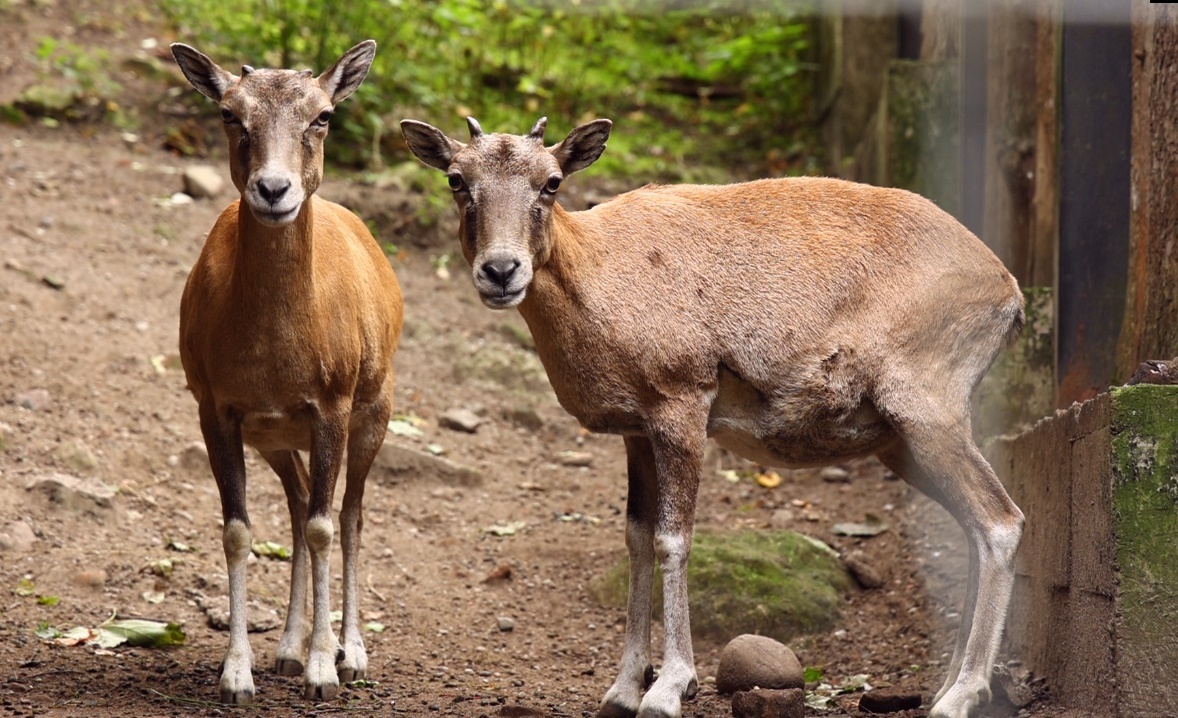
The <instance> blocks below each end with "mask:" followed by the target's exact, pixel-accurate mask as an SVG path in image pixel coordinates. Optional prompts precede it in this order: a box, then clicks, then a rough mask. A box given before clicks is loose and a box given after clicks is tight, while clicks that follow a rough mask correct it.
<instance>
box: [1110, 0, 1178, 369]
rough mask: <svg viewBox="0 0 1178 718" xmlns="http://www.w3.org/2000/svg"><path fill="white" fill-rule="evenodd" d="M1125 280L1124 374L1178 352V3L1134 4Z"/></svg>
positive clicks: (1141, 0)
mask: <svg viewBox="0 0 1178 718" xmlns="http://www.w3.org/2000/svg"><path fill="white" fill-rule="evenodd" d="M1133 21H1134V22H1133V70H1132V73H1133V75H1132V77H1133V80H1132V81H1133V126H1132V169H1131V174H1130V183H1131V187H1132V197H1133V200H1134V201H1133V203H1132V208H1131V214H1130V220H1129V223H1130V238H1131V239H1130V248H1129V286H1128V292H1127V298H1126V306H1125V316H1124V326H1123V328H1122V331H1121V338H1120V342H1119V346H1118V352H1117V375H1118V378H1121V379H1123V378H1125V377H1128V376H1130V375H1131V374H1132V373H1133V370H1134V369H1135V368H1136V366H1137V364H1138V363H1139V362H1140V361H1142V360H1144V359H1161V358H1169V357H1172V356H1176V355H1178V134H1176V131H1175V130H1176V127H1175V122H1176V121H1175V118H1176V117H1178V7H1176V6H1175V5H1173V4H1151V3H1148V2H1145V0H1134V3H1133Z"/></svg>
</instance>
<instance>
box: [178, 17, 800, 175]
mask: <svg viewBox="0 0 1178 718" xmlns="http://www.w3.org/2000/svg"><path fill="white" fill-rule="evenodd" d="M165 7H166V8H167V11H168V12H169V13H170V14H171V19H172V21H173V22H174V23H175V24H176V26H177V28H178V31H179V33H180V35H181V37H182V38H184V40H185V41H189V42H194V43H196V44H197V45H198V46H200V47H201V48H202V49H204V50H205V51H206V52H209V53H210V54H212V55H214V56H215V57H216V58H217V59H218V60H219V61H224V63H225V64H226V65H227V66H229V67H232V62H233V61H234V60H233V59H236V60H235V61H237V62H247V63H250V64H258V65H262V64H264V65H267V66H282V67H300V66H309V67H313V68H314V69H315V70H316V71H321V70H322V69H324V68H325V67H326V65H328V64H329V63H330V62H332V61H333V60H334V59H335V58H336V57H337V56H338V55H339V54H340V53H342V52H343V51H344V50H345V49H347V48H348V47H350V46H351V45H352V44H354V43H355V42H359V41H360V40H362V39H364V38H368V37H371V38H373V39H375V40H376V41H377V42H378V44H379V48H380V49H379V50H378V52H377V57H376V62H375V64H374V66H373V69H372V72H371V73H370V74H369V78H368V80H367V81H366V82H365V84H364V85H363V86H362V87H361V88H360V91H359V92H358V93H357V96H356V98H355V99H354V100H352V101H349V102H348V103H345V105H344V106H341V110H340V112H339V113H338V114H337V117H338V118H339V121H338V122H337V123H335V125H334V126H335V131H336V132H337V134H342V135H344V139H343V140H342V141H341V139H340V138H339V137H338V136H337V138H336V139H335V140H333V142H332V143H331V147H332V149H333V151H335V152H336V153H337V155H336V157H335V158H334V159H336V160H337V161H342V162H345V163H350V164H362V163H365V162H367V163H369V164H374V165H379V164H380V163H381V161H382V160H384V159H389V157H387V155H390V154H391V155H398V154H400V155H401V158H402V159H404V158H405V155H404V152H405V149H404V145H403V143H402V142H401V138H400V131H399V129H398V127H397V121H399V120H400V119H401V118H402V117H413V118H416V119H422V120H425V121H428V122H430V123H432V124H435V125H437V126H439V127H441V128H442V129H444V130H446V131H449V132H451V133H453V134H455V136H459V137H461V134H459V131H460V129H462V128H464V123H463V119H464V117H465V116H466V115H468V114H470V115H474V116H475V117H477V118H479V120H480V122H481V123H482V124H483V126H484V127H485V128H486V129H487V130H488V131H502V132H514V133H523V132H526V131H527V130H528V128H529V127H531V125H532V124H533V123H534V122H535V120H536V118H537V117H538V116H539V115H541V114H545V115H548V116H549V117H550V119H551V122H550V125H549V126H550V139H558V138H559V136H560V135H561V134H563V133H564V132H567V131H568V130H569V129H571V127H572V126H573V125H575V124H577V123H579V122H582V121H586V120H589V119H592V118H594V117H610V118H611V119H613V120H614V121H615V124H616V127H615V133H614V136H613V137H612V138H611V140H610V150H609V152H607V153H606V154H605V156H604V157H603V158H602V160H601V163H600V164H601V165H602V167H603V168H604V169H605V170H606V171H607V172H612V173H614V174H624V175H643V176H655V177H664V178H669V179H682V178H691V177H699V176H700V175H701V174H702V175H704V176H706V175H707V172H708V170H707V167H709V166H710V167H725V168H729V169H731V168H733V167H748V169H749V170H751V171H752V172H754V173H758V174H764V173H766V172H777V173H780V172H785V171H794V172H796V171H804V170H805V169H808V168H807V167H805V166H804V165H802V164H801V158H804V157H805V156H806V154H807V153H806V152H805V151H804V150H805V149H806V147H807V145H808V142H807V141H808V139H809V137H808V136H807V134H806V132H807V130H806V128H805V125H806V119H807V114H808V111H809V102H810V98H811V95H812V92H811V86H812V84H813V83H812V82H811V78H810V77H809V73H808V72H807V70H808V69H810V66H809V65H808V64H807V63H806V61H805V60H806V56H807V52H808V47H809V32H808V28H809V21H808V15H807V10H806V8H805V7H804V6H800V5H799V6H783V5H782V4H781V3H778V2H772V1H765V2H754V1H750V0H744V1H743V2H742V1H741V0H736V1H735V2H729V1H722V0H706V1H696V2H684V1H683V0H679V1H675V0H660V1H657V2H651V1H650V0H572V1H571V2H555V1H554V0H553V1H551V2H547V3H544V2H541V3H532V4H523V3H520V2H513V1H511V0H370V1H367V2H354V3H338V4H337V3H326V2H323V1H322V0H176V1H175V2H171V3H166V4H165ZM462 131H464V130H462ZM688 168H692V169H691V171H689V170H688Z"/></svg>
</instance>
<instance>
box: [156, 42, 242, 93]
mask: <svg viewBox="0 0 1178 718" xmlns="http://www.w3.org/2000/svg"><path fill="white" fill-rule="evenodd" d="M172 57H174V58H176V64H177V65H179V66H180V71H181V72H183V73H184V76H185V77H187V78H188V81H189V82H191V83H192V86H193V87H195V88H196V89H197V91H198V92H200V94H202V95H204V96H205V97H207V98H209V99H210V100H213V101H214V102H220V101H221V97H222V96H223V95H224V94H225V90H227V89H229V86H230V85H232V84H233V83H234V82H237V77H235V76H234V75H233V74H232V73H230V72H228V71H226V70H223V69H221V66H220V65H218V64H217V63H215V62H213V61H212V60H210V59H209V56H208V55H206V54H204V53H203V52H201V51H200V50H197V49H196V48H194V47H189V46H188V45H185V44H183V43H180V42H174V43H172Z"/></svg>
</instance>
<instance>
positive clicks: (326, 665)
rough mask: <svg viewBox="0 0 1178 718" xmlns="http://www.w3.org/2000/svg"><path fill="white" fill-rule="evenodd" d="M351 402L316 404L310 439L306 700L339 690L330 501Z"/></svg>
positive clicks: (327, 697) (326, 697) (326, 696)
mask: <svg viewBox="0 0 1178 718" xmlns="http://www.w3.org/2000/svg"><path fill="white" fill-rule="evenodd" d="M350 413H351V405H350V404H348V405H346V406H342V407H341V406H336V407H320V416H318V417H317V420H316V422H315V428H314V430H313V431H314V433H313V435H312V438H311V501H310V504H309V506H308V510H307V523H306V528H305V529H304V535H305V536H306V541H307V550H308V552H309V553H310V554H311V589H312V590H311V604H312V624H311V648H310V652H309V654H308V656H307V669H306V673H305V674H304V676H303V689H304V695H305V697H306V698H307V700H325V701H326V700H332V699H333V698H335V696H336V695H337V694H338V693H339V678H338V677H337V676H336V669H335V664H336V663H337V662H338V661H339V654H340V652H341V650H340V645H339V641H338V640H337V639H336V637H335V633H334V632H333V631H332V630H331V542H332V539H333V538H334V536H335V529H334V527H333V526H332V524H331V501H332V498H333V496H334V494H335V479H336V476H337V475H338V474H339V469H340V464H341V463H342V461H343V453H344V445H345V444H346V441H347V430H348V415H349V414H350Z"/></svg>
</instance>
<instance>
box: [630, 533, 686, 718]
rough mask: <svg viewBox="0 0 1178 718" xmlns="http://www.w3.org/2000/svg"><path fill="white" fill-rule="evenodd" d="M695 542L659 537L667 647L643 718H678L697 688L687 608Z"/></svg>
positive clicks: (641, 709) (642, 710)
mask: <svg viewBox="0 0 1178 718" xmlns="http://www.w3.org/2000/svg"><path fill="white" fill-rule="evenodd" d="M690 552H691V544H690V541H689V539H688V538H687V537H684V536H680V535H676V534H662V535H657V536H655V553H656V555H657V556H658V559H659V565H660V566H661V567H662V569H663V630H664V633H665V647H664V651H663V667H662V669H661V670H660V671H659V678H658V680H657V681H655V682H654V685H652V686H651V687H650V690H649V691H647V692H646V696H645V697H644V698H643V699H642V703H641V705H640V706H639V711H638V715H639V717H640V718H645V717H646V716H650V717H651V718H655V717H658V718H662V717H663V716H667V717H669V718H678V716H679V715H680V701H681V699H682V697H683V696H684V695H685V694H687V693H689V692H691V691H694V690H695V686H696V676H695V657H694V655H693V653H692V649H691V617H690V615H689V612H688V608H687V557H688V555H689V554H690Z"/></svg>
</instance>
